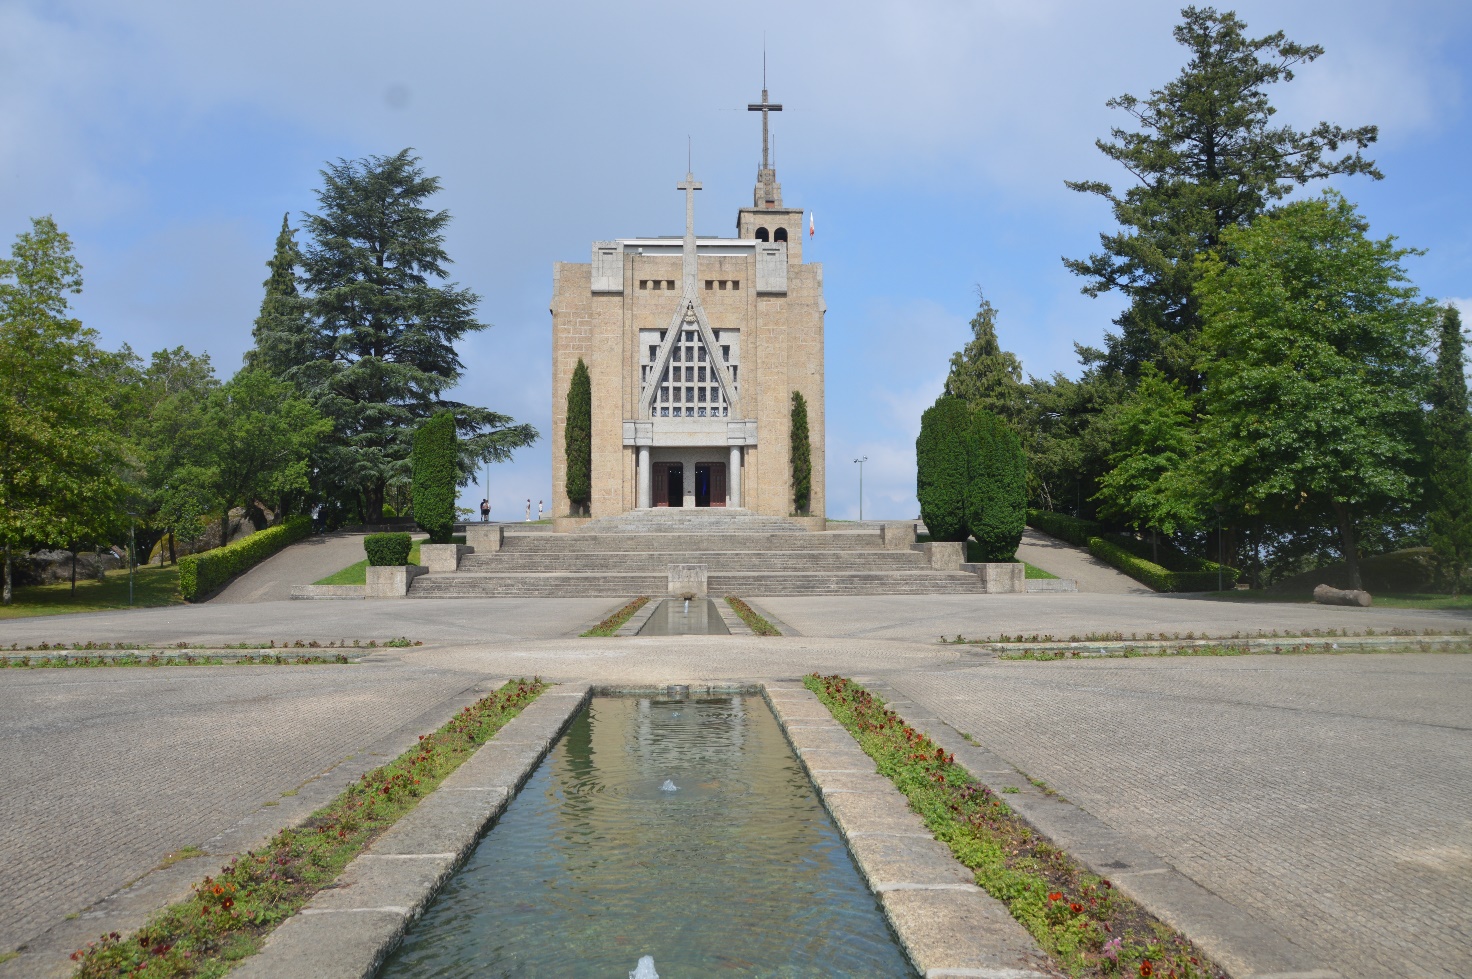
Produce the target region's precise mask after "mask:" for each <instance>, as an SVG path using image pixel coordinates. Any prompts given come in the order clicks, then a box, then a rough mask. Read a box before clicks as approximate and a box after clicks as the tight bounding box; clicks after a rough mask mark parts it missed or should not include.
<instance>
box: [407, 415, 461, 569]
mask: <svg viewBox="0 0 1472 979" xmlns="http://www.w3.org/2000/svg"><path fill="white" fill-rule="evenodd" d="M458 463H459V450H458V449H457V447H456V445H455V416H453V415H451V414H450V413H449V412H448V411H442V412H440V413H439V414H438V415H435V416H434V417H432V418H430V419H429V420H428V421H426V422H425V423H424V424H423V425H420V426H419V431H418V432H415V433H414V519H415V520H416V521H417V522H418V524H419V526H420V527H422V528H424V530H425V531H426V532H428V534H429V542H430V543H431V544H448V543H450V538H451V537H452V536H453V535H454V533H455V487H456V483H458V482H459V476H460V473H459V469H458Z"/></svg>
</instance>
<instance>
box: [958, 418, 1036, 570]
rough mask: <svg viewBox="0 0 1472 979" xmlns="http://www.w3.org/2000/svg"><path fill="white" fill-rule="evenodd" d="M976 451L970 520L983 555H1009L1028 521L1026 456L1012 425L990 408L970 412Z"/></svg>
mask: <svg viewBox="0 0 1472 979" xmlns="http://www.w3.org/2000/svg"><path fill="white" fill-rule="evenodd" d="M971 432H972V437H971V440H970V445H971V447H972V450H973V452H974V453H975V455H974V456H973V461H972V464H971V467H970V469H971V481H970V484H969V486H968V492H967V494H966V526H967V528H968V529H969V530H970V531H971V536H973V537H975V538H976V543H977V546H978V549H979V550H980V551H981V559H982V560H983V561H1011V560H1012V559H1013V558H1015V557H1016V556H1017V545H1018V544H1019V543H1021V542H1022V529H1023V527H1024V526H1025V524H1026V522H1027V462H1026V460H1025V459H1024V458H1023V455H1022V443H1021V441H1020V440H1019V439H1018V438H1017V433H1016V432H1014V431H1013V430H1012V427H1011V426H1010V425H1008V424H1007V423H1006V422H1004V421H1003V420H1002V419H1000V418H998V417H997V416H996V415H994V414H992V413H991V412H989V411H973V412H972V413H971Z"/></svg>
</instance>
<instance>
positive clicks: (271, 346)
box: [245, 214, 311, 380]
mask: <svg viewBox="0 0 1472 979" xmlns="http://www.w3.org/2000/svg"><path fill="white" fill-rule="evenodd" d="M301 264H302V253H301V249H299V248H298V247H297V244H296V232H295V231H293V230H292V228H291V222H290V215H289V214H283V215H282V216H281V232H280V234H278V235H277V236H276V251H275V253H274V254H273V255H272V256H271V260H270V261H269V262H267V263H266V267H267V268H268V269H270V270H271V274H270V275H269V276H267V277H266V281H265V282H264V283H263V285H264V286H265V290H266V294H265V296H264V297H262V299H261V311H260V313H259V314H258V315H257V316H256V322H255V326H254V327H253V329H252V331H251V333H252V336H253V337H254V338H255V346H254V347H253V348H252V349H250V350H248V351H246V354H245V365H246V366H247V367H251V368H255V369H258V370H264V371H266V372H267V373H268V374H271V375H272V376H273V377H279V378H282V379H286V380H290V379H291V376H290V375H291V372H292V369H293V368H294V367H296V366H297V365H299V364H301V363H303V362H304V361H306V360H307V359H308V357H309V355H310V347H311V334H310V323H309V321H308V319H307V316H306V304H305V303H304V302H302V299H301V294H300V290H299V289H298V288H297V274H296V270H297V268H298V267H299V266H300V265H301Z"/></svg>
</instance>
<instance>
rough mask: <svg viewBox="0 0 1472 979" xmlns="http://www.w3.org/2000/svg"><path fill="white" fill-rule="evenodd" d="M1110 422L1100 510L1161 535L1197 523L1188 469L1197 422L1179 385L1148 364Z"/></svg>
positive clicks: (1198, 508)
mask: <svg viewBox="0 0 1472 979" xmlns="http://www.w3.org/2000/svg"><path fill="white" fill-rule="evenodd" d="M1111 424H1112V428H1113V432H1112V434H1113V440H1112V441H1113V444H1114V447H1115V450H1114V452H1113V453H1112V454H1111V455H1110V457H1109V462H1110V465H1111V466H1112V467H1113V468H1112V469H1110V471H1109V472H1108V473H1106V474H1105V475H1104V478H1103V480H1102V481H1101V484H1100V488H1099V492H1098V494H1097V495H1096V496H1095V499H1097V500H1099V501H1100V502H1101V504H1102V506H1101V507H1100V512H1101V513H1102V514H1103V515H1104V516H1106V517H1110V518H1113V519H1116V520H1119V521H1121V522H1122V523H1124V524H1125V525H1127V526H1130V527H1133V528H1135V529H1136V530H1145V529H1149V530H1156V531H1160V532H1161V533H1164V534H1174V533H1175V532H1176V531H1177V530H1182V529H1185V528H1189V527H1193V526H1195V525H1197V524H1199V523H1200V521H1201V519H1202V502H1201V494H1200V493H1199V491H1198V490H1197V484H1196V481H1195V479H1194V478H1193V474H1192V472H1191V468H1190V465H1191V462H1192V461H1193V460H1194V459H1195V458H1196V450H1197V435H1196V426H1195V423H1194V420H1193V418H1192V413H1191V401H1190V398H1189V397H1187V395H1186V392H1185V390H1184V389H1183V388H1182V386H1181V385H1180V383H1179V382H1176V381H1171V380H1167V379H1166V377H1165V376H1164V375H1163V374H1161V373H1160V371H1158V370H1157V369H1156V368H1155V367H1154V366H1153V365H1150V364H1146V365H1145V366H1144V367H1143V368H1142V369H1141V372H1140V382H1139V384H1138V385H1136V387H1135V390H1134V391H1133V392H1132V393H1131V394H1130V396H1129V398H1128V399H1127V400H1126V401H1125V402H1124V403H1123V404H1122V405H1120V406H1119V408H1118V409H1117V410H1116V411H1115V412H1114V413H1113V415H1112V417H1111Z"/></svg>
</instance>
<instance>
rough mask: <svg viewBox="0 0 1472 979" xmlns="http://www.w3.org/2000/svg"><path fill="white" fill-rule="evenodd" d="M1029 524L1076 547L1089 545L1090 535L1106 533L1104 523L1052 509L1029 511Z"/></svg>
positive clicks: (1095, 535) (1096, 535)
mask: <svg viewBox="0 0 1472 979" xmlns="http://www.w3.org/2000/svg"><path fill="white" fill-rule="evenodd" d="M1027 525H1028V526H1029V527H1036V528H1037V529H1038V530H1041V531H1042V532H1043V533H1045V534H1047V535H1048V536H1049V537H1056V538H1058V539H1059V540H1062V541H1067V542H1068V543H1070V544H1072V545H1073V546H1074V547H1088V546H1089V538H1090V537H1098V536H1099V535H1100V534H1102V533H1104V525H1103V524H1101V523H1098V522H1097V521H1094V520H1085V519H1083V518H1082V517H1070V516H1069V515H1068V514H1066V513H1053V512H1052V511H1050V510H1029V511H1027Z"/></svg>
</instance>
